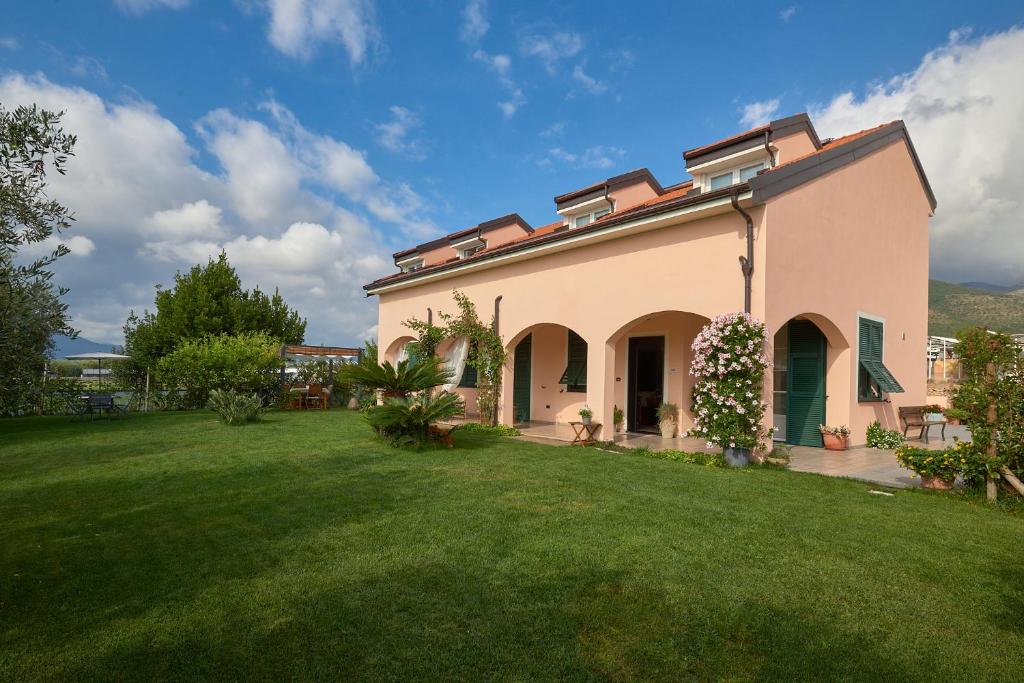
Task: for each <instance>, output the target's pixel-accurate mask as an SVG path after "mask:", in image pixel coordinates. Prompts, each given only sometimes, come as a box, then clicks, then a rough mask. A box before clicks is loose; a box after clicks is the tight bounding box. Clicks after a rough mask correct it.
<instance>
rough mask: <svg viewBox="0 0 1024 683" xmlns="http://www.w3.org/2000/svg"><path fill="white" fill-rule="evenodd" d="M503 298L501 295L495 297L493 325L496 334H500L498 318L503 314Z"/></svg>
mask: <svg viewBox="0 0 1024 683" xmlns="http://www.w3.org/2000/svg"><path fill="white" fill-rule="evenodd" d="M501 296H502V295H501V294H499V295H498V296H496V297H494V320H493V323H492V325H493V327H494V333H495V334H497V333H498V317H499V315H500V314H501Z"/></svg>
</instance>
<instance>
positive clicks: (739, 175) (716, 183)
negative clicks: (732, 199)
mask: <svg viewBox="0 0 1024 683" xmlns="http://www.w3.org/2000/svg"><path fill="white" fill-rule="evenodd" d="M761 170H764V162H763V161H759V162H757V163H756V164H750V165H748V166H741V167H740V168H734V169H731V170H729V171H726V172H725V173H717V174H715V175H713V176H711V177H710V178H709V179H708V189H709V190H720V189H722V188H723V187H729V186H730V185H735V184H736V183H745V182H747V181H748V180H750V179H751V178H753V177H754V176H756V175H757V173H758V171H761Z"/></svg>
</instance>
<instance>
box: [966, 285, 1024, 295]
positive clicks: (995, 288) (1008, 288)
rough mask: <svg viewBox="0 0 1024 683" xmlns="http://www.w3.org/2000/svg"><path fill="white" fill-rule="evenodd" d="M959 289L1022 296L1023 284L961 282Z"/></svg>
mask: <svg viewBox="0 0 1024 683" xmlns="http://www.w3.org/2000/svg"><path fill="white" fill-rule="evenodd" d="M960 286H961V287H967V288H968V289H980V290H981V291H983V292H989V293H990V294H1024V282H1022V283H1020V284H1016V285H993V284H992V283H990V282H961V283H960Z"/></svg>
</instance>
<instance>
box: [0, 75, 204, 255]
mask: <svg viewBox="0 0 1024 683" xmlns="http://www.w3.org/2000/svg"><path fill="white" fill-rule="evenodd" d="M0 101H2V102H5V103H7V102H10V103H32V102H35V103H37V104H39V106H40V107H43V108H46V109H50V110H54V111H60V110H62V109H63V110H66V111H67V113H66V114H65V116H64V119H63V125H64V127H65V128H66V129H67V130H68V131H72V132H74V133H75V134H76V135H77V136H78V143H77V144H76V145H75V156H74V157H72V158H71V160H70V161H69V163H68V167H69V172H68V174H67V175H63V176H62V175H57V174H53V175H51V176H49V177H48V182H49V190H50V194H51V195H53V196H56V197H59V198H60V200H61V201H62V202H63V203H64V204H66V205H67V206H70V207H72V208H73V209H74V212H75V215H76V217H77V218H78V223H77V224H76V230H78V229H80V227H79V226H82V225H85V226H89V229H90V230H91V231H94V232H95V233H96V234H103V235H123V234H130V233H134V232H135V231H136V230H137V229H138V226H139V222H140V219H142V218H143V217H145V216H148V215H150V214H151V213H153V212H154V211H158V210H160V209H163V208H167V207H168V206H174V205H178V204H180V203H182V202H185V201H194V200H196V199H198V198H200V197H201V196H202V195H203V193H206V192H209V185H210V180H211V179H210V177H209V176H208V175H207V174H206V173H204V172H203V171H202V170H200V169H199V168H198V167H197V166H195V165H194V163H193V158H194V155H195V151H194V150H193V149H192V148H191V147H190V146H189V144H188V141H187V140H186V138H185V136H184V134H182V132H181V131H180V130H178V128H177V127H176V126H175V125H174V124H173V123H171V122H170V121H168V120H167V119H165V118H163V117H162V116H160V114H159V113H158V112H157V110H156V108H155V107H153V106H152V105H151V104H149V103H146V102H126V103H123V104H107V103H106V102H104V101H103V100H102V99H100V98H99V97H98V96H97V95H95V94H94V93H92V92H89V91H87V90H84V89H82V88H69V87H64V86H61V85H57V84H54V83H52V82H50V81H49V80H47V79H46V78H44V77H42V76H33V77H25V76H23V75H20V74H10V75H8V76H6V77H5V78H3V79H0ZM92 234H93V233H90V236H92Z"/></svg>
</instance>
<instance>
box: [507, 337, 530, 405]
mask: <svg viewBox="0 0 1024 683" xmlns="http://www.w3.org/2000/svg"><path fill="white" fill-rule="evenodd" d="M532 365H533V335H532V334H528V335H526V337H525V338H524V339H523V340H522V341H521V342H519V345H518V346H516V353H515V361H514V363H513V366H512V372H513V377H512V414H513V418H514V420H515V421H516V422H526V421H528V420H529V419H530V367H531V366H532Z"/></svg>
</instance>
